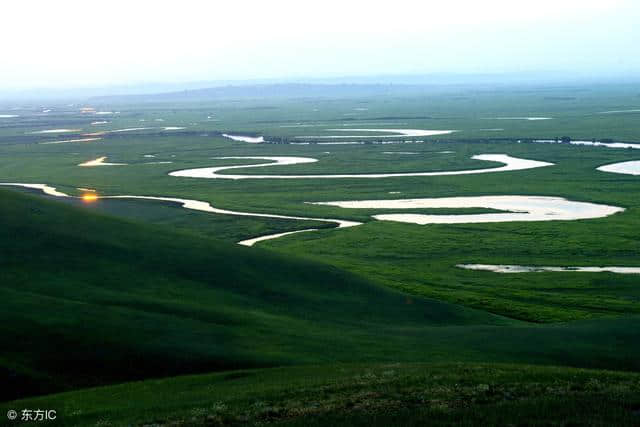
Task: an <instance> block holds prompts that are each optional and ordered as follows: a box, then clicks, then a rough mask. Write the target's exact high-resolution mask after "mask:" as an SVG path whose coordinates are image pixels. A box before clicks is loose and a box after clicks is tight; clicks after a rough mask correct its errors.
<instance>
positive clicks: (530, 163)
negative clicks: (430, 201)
mask: <svg viewBox="0 0 640 427" xmlns="http://www.w3.org/2000/svg"><path fill="white" fill-rule="evenodd" d="M471 158H472V159H474V160H484V161H489V162H497V163H503V164H504V166H499V167H495V168H487V169H467V170H459V171H441V172H401V173H363V174H334V175H234V174H222V173H219V172H222V171H225V170H233V169H247V168H259V167H266V166H284V165H297V164H305V163H315V162H317V161H318V160H317V159H314V158H311V157H291V156H286V157H262V156H261V157H255V156H243V157H216V158H215V159H219V160H268V163H259V164H255V165H236V166H216V167H207V168H196V169H183V170H178V171H174V172H170V173H169V175H171V176H179V177H187V178H209V179H303V178H307V179H336V178H393V177H408V176H449V175H470V174H479V173H493V172H506V171H517V170H525V169H534V168H540V167H545V166H553V163H548V162H540V161H537V160H528V159H520V158H518V157H511V156H509V155H507V154H479V155H475V156H473V157H471Z"/></svg>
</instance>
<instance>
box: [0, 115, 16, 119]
mask: <svg viewBox="0 0 640 427" xmlns="http://www.w3.org/2000/svg"><path fill="white" fill-rule="evenodd" d="M14 117H20V116H18V115H17V114H0V119H12V118H14Z"/></svg>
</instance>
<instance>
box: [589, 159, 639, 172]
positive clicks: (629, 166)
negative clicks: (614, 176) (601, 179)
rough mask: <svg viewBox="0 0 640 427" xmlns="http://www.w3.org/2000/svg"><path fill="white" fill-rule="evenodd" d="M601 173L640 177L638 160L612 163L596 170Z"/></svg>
mask: <svg viewBox="0 0 640 427" xmlns="http://www.w3.org/2000/svg"><path fill="white" fill-rule="evenodd" d="M597 169H598V170H599V171H601V172H611V173H622V174H625V175H640V160H632V161H629V162H621V163H612V164H610V165H604V166H600V167H599V168H597Z"/></svg>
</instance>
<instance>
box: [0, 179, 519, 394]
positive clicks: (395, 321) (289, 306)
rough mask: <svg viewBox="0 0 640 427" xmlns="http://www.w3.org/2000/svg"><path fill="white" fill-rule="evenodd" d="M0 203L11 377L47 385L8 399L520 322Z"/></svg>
mask: <svg viewBox="0 0 640 427" xmlns="http://www.w3.org/2000/svg"><path fill="white" fill-rule="evenodd" d="M0 194H1V196H0V197H1V199H2V203H1V204H0V223H1V224H2V227H0V242H2V243H1V246H0V254H1V256H0V272H1V273H0V274H1V278H2V280H1V281H0V283H1V287H0V294H1V298H2V301H3V302H4V304H3V308H2V310H1V311H0V319H1V322H0V329H2V336H3V337H4V339H3V343H2V344H1V346H2V353H1V356H0V360H1V361H2V365H3V366H5V367H6V368H7V369H8V371H7V372H5V375H3V376H5V377H6V378H12V375H13V376H15V375H18V377H27V378H38V377H40V376H44V378H39V383H40V386H38V387H37V388H36V389H35V390H32V389H31V385H30V384H28V383H25V384H26V386H25V388H26V389H25V390H13V391H12V390H10V389H5V393H16V392H17V393H18V394H19V393H20V392H21V391H22V392H34V391H36V392H42V391H48V390H49V389H51V388H58V389H59V388H64V387H65V386H71V385H77V383H85V384H96V383H102V382H105V381H107V382H108V381H117V380H125V379H130V378H144V377H148V376H158V375H168V374H174V373H181V372H182V373H184V372H196V371H203V370H212V369H223V368H227V369H228V368H233V367H242V366H245V367H246V366H265V365H273V364H282V363H289V362H291V361H292V360H296V361H305V360H307V361H311V360H313V361H318V360H323V359H325V358H326V359H327V360H334V359H349V358H350V357H351V355H350V352H351V351H353V349H354V348H358V347H361V346H364V345H366V344H367V343H369V344H370V343H372V342H374V341H377V340H378V339H379V338H378V332H382V335H385V334H388V335H395V330H394V328H407V329H411V330H412V329H414V328H418V327H419V326H424V325H432V326H438V325H445V324H447V325H455V324H458V325H463V324H500V323H505V322H507V321H506V320H504V319H501V318H498V317H495V316H491V315H487V314H484V313H482V312H476V311H473V310H469V309H465V308H462V307H458V306H454V305H450V304H445V303H439V302H434V301H425V300H421V299H414V300H412V301H411V304H407V303H406V302H407V301H406V298H405V297H404V296H402V295H400V294H396V293H394V292H393V291H387V290H384V289H381V288H377V287H375V286H372V285H370V284H369V283H367V282H366V281H364V280H362V279H360V278H357V277H355V276H353V275H350V274H347V273H343V272H341V271H339V270H337V269H335V268H331V267H327V266H325V265H321V264H316V263H312V262H307V261H299V260H296V259H295V258H291V257H288V258H285V257H282V256H278V255H273V254H270V253H267V252H263V251H260V250H249V249H246V248H243V247H239V246H236V245H230V244H226V243H221V242H218V241H214V240H209V239H204V238H197V237H195V236H194V235H191V234H180V233H176V232H172V231H171V230H169V229H167V228H155V227H149V226H144V225H141V224H136V223H128V222H123V221H120V220H115V219H111V218H108V217H103V216H98V215H94V214H91V213H88V212H86V211H82V210H79V209H76V208H71V207H68V206H64V205H62V204H60V203H57V202H49V201H44V200H42V199H41V198H37V197H32V196H26V195H22V194H18V193H13V192H8V191H4V190H2V192H1V193H0ZM385 330H386V332H384V331H385ZM348 343H349V344H350V345H346V344H348ZM389 348H390V347H387V346H381V347H380V348H373V349H371V350H370V353H369V357H384V354H385V353H388V351H389ZM13 382H14V383H15V384H16V386H19V385H20V384H22V382H21V380H20V378H18V380H15V381H13Z"/></svg>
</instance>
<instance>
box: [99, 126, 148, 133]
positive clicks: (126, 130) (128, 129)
mask: <svg viewBox="0 0 640 427" xmlns="http://www.w3.org/2000/svg"><path fill="white" fill-rule="evenodd" d="M147 129H153V128H148V127H146V128H126V129H116V130H110V131H109V132H113V133H115V132H133V131H136V130H147Z"/></svg>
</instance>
